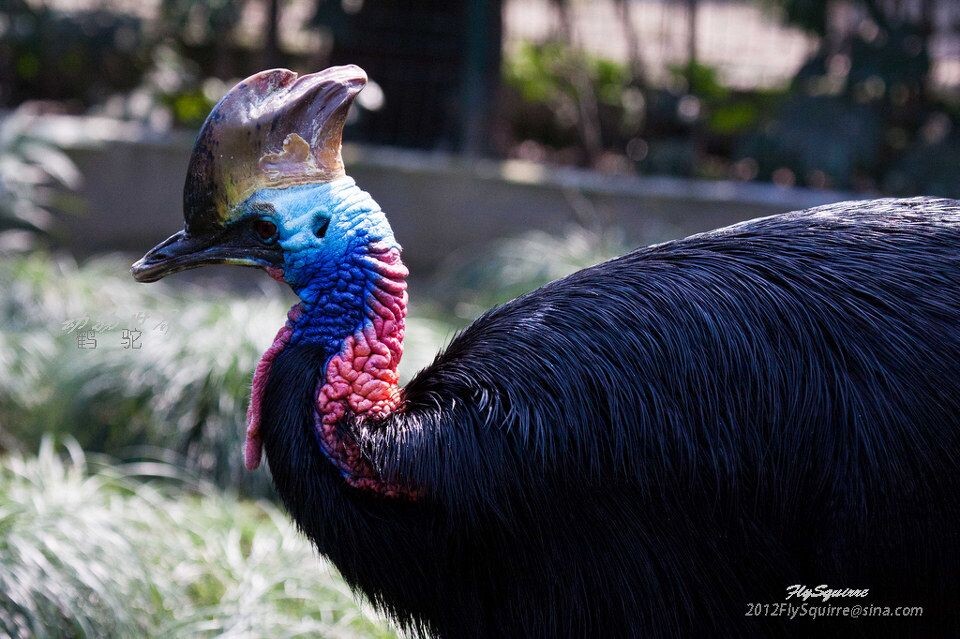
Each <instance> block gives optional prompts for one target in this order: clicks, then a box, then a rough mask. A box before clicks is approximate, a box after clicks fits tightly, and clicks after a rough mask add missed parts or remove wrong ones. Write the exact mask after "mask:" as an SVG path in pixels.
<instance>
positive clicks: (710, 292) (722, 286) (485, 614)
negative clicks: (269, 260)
mask: <svg viewBox="0 0 960 639" xmlns="http://www.w3.org/2000/svg"><path fill="white" fill-rule="evenodd" d="M330 355H331V353H327V352H323V349H322V348H319V347H307V346H299V347H293V346H291V347H289V348H287V349H285V350H284V351H283V352H281V353H280V354H279V356H278V358H277V359H276V360H275V362H274V364H273V369H272V373H271V376H270V379H269V381H268V385H267V389H266V393H265V405H264V409H263V410H264V412H263V415H264V420H263V427H262V428H263V438H264V446H265V449H266V452H267V456H268V460H269V462H270V467H271V470H272V472H273V475H274V479H275V481H276V484H277V488H278V491H279V493H280V495H281V497H282V498H283V500H284V502H285V504H286V505H287V507H288V508H289V510H290V511H291V514H292V515H293V517H294V518H295V519H296V521H297V522H298V524H299V525H300V527H301V528H302V529H303V530H304V532H305V533H306V534H308V535H309V536H310V537H311V538H312V539H313V540H314V542H315V543H316V545H317V547H318V548H319V550H320V551H321V552H323V553H324V554H326V555H328V556H329V557H330V558H331V559H332V560H333V561H334V563H335V564H336V565H337V566H338V567H339V569H340V570H341V572H342V573H343V575H344V576H345V577H346V579H347V580H348V581H349V582H350V583H351V584H353V585H354V586H355V587H357V588H359V589H360V590H361V591H362V592H364V593H365V594H366V595H367V596H369V597H370V598H371V599H372V601H374V602H375V603H376V604H377V605H379V606H381V607H382V608H384V609H385V610H386V611H388V612H389V613H390V614H392V615H393V616H395V617H396V618H398V619H399V620H400V622H401V623H403V624H405V625H407V626H408V627H410V628H412V629H414V630H419V631H422V632H425V633H430V634H436V635H440V636H444V637H469V636H523V637H531V636H544V637H554V636H578V637H579V636H665V637H666V636H684V635H686V636H690V635H692V634H704V633H705V634H707V635H711V636H717V635H725V636H743V635H744V634H745V633H750V634H757V633H763V634H768V635H779V634H793V633H804V632H808V631H810V629H811V626H809V625H806V624H804V623H802V622H795V623H793V625H791V624H790V622H785V621H782V620H779V619H762V618H761V619H757V618H749V617H745V616H744V615H745V612H746V608H745V606H746V603H747V602H777V601H783V599H784V593H785V588H786V587H787V586H788V585H791V584H796V583H807V584H810V585H816V584H820V583H828V584H831V585H834V586H837V587H851V588H869V589H870V593H871V594H870V597H869V599H868V600H867V601H865V602H859V601H858V602H856V603H869V604H889V605H891V606H895V605H922V606H924V609H925V613H924V617H923V618H921V619H911V620H908V621H909V624H910V625H906V624H905V623H904V622H903V621H901V620H897V619H883V620H882V624H883V625H879V623H878V622H877V621H876V620H873V622H871V621H870V620H865V619H861V620H857V621H849V620H839V619H831V620H830V621H829V622H826V621H822V620H821V622H820V624H819V625H818V626H817V628H818V629H819V630H821V631H830V632H837V633H838V634H844V635H846V636H849V635H850V634H851V633H864V634H867V635H873V633H875V632H877V631H878V630H885V631H888V632H889V631H896V632H897V633H906V634H909V633H910V632H914V633H918V634H923V633H925V632H930V631H931V630H932V629H939V630H943V629H944V628H950V629H952V630H953V631H954V632H957V631H960V625H958V623H960V621H958V614H960V613H958V610H957V607H956V601H957V600H958V597H960V585H958V584H960V581H958V579H957V575H960V498H958V495H960V491H958V490H957V485H958V479H960V468H958V460H960V453H958V450H960V448H958V443H960V441H958V440H960V203H958V202H954V201H948V200H931V199H913V200H879V201H874V202H855V203H842V204H837V205H831V206H827V207H820V208H816V209H811V210H808V211H803V212H798V213H791V214H786V215H780V216H774V217H769V218H764V219H760V220H754V221H751V222H746V223H743V224H738V225H735V226H732V227H728V228H725V229H720V230H718V231H713V232H710V233H704V234H701V235H696V236H693V237H690V238H687V239H684V240H679V241H675V242H669V243H665V244H660V245H657V246H651V247H649V248H644V249H640V250H637V251H635V252H633V253H630V254H628V255H625V256H623V257H621V258H618V259H615V260H612V261H609V262H606V263H603V264H600V265H597V266H595V267H592V268H588V269H585V270H582V271H580V272H578V273H575V274H573V275H571V276H569V277H567V278H564V279H562V280H559V281H557V282H554V283H551V284H549V285H547V286H545V287H543V288H541V289H539V290H537V291H534V292H532V293H529V294H527V295H524V296H522V297H520V298H518V299H516V300H514V301H512V302H510V303H507V304H505V305H503V306H501V307H499V308H496V309H493V310H491V311H490V312H488V313H487V314H485V315H484V316H482V317H481V318H480V319H478V320H477V321H476V322H474V323H473V325H471V326H470V327H469V328H467V329H466V330H464V331H463V332H462V333H461V334H460V335H458V336H457V337H456V338H455V339H454V340H453V342H452V343H451V344H450V345H449V347H448V348H447V349H446V350H445V351H444V352H443V353H441V354H440V355H438V357H437V359H436V361H435V362H434V363H433V364H432V365H431V366H429V367H428V368H426V369H425V370H423V371H422V372H421V373H420V374H419V375H417V376H416V378H415V379H413V380H412V381H411V382H410V383H409V384H408V385H407V387H406V388H405V389H404V398H405V405H404V408H403V409H402V410H401V411H399V412H396V413H394V414H392V415H390V416H388V417H386V418H384V419H380V420H371V419H365V420H358V419H349V418H348V419H346V420H345V421H344V423H343V425H342V428H343V435H344V436H345V437H350V438H353V439H354V440H356V441H357V442H358V443H359V444H360V446H361V448H362V450H363V451H364V452H365V454H366V456H367V458H368V459H369V460H370V461H371V462H372V463H373V465H374V467H375V468H376V469H377V470H378V472H379V473H380V474H381V476H382V477H383V478H384V479H385V480H387V481H396V482H401V483H405V484H407V485H412V486H416V487H417V488H418V489H421V490H422V491H423V495H424V496H423V498H422V499H420V500H417V501H414V502H408V501H404V500H391V499H386V498H383V497H378V496H375V495H368V494H365V493H363V492H360V491H357V490H355V489H352V488H350V487H349V486H347V485H346V484H345V483H344V482H343V480H342V478H341V477H340V475H339V473H338V472H337V471H336V470H335V469H334V468H333V466H332V464H330V463H329V462H328V461H327V460H326V458H325V457H324V456H323V455H322V454H321V452H320V450H319V447H318V445H317V441H316V438H315V431H314V428H315V426H314V425H315V415H314V400H315V396H314V393H315V391H316V385H317V380H318V378H319V376H320V375H321V371H322V367H323V364H324V362H325V361H326V360H327V359H328V358H329V357H330ZM843 603H844V604H848V603H850V601H849V600H844V602H843ZM828 623H829V624H830V625H827V624H828Z"/></svg>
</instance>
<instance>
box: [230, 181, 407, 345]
mask: <svg viewBox="0 0 960 639" xmlns="http://www.w3.org/2000/svg"><path fill="white" fill-rule="evenodd" d="M258 203H260V204H270V205H272V206H273V209H274V210H275V214H274V215H271V216H270V219H271V220H273V221H274V222H275V223H276V225H277V230H278V239H277V242H278V243H279V244H280V246H281V248H282V249H283V252H284V266H283V279H284V281H286V282H287V283H288V284H289V285H290V287H291V288H292V289H293V291H294V293H296V294H297V296H298V297H299V298H300V300H301V303H302V307H303V313H302V314H301V315H300V317H299V318H298V319H297V320H296V321H294V322H293V335H292V336H291V343H300V344H318V345H321V346H322V347H323V348H324V350H325V352H326V353H327V354H328V355H332V354H333V353H335V352H338V351H339V349H340V347H341V345H342V343H343V341H344V340H345V339H346V338H347V337H348V336H350V335H353V334H354V333H356V332H357V331H358V330H360V329H361V328H362V327H363V326H364V325H365V324H366V323H367V322H369V321H370V319H369V310H368V300H369V299H370V296H371V295H372V292H373V290H374V289H375V288H376V285H377V282H378V281H379V280H380V278H381V277H382V276H381V275H380V274H379V273H377V272H375V271H374V270H372V269H371V268H370V265H369V263H368V261H369V260H368V259H364V257H365V256H366V255H368V253H369V247H370V245H371V244H373V243H378V244H379V243H387V244H388V245H391V246H395V247H397V248H399V244H397V242H396V240H395V239H394V237H393V231H392V229H391V228H390V224H389V223H388V222H387V218H386V216H385V215H384V214H383V212H382V211H381V210H380V206H379V205H378V204H377V203H376V202H375V201H374V200H373V198H371V197H370V195H369V194H368V193H366V192H364V191H362V190H360V188H359V187H357V185H356V183H355V182H354V181H353V179H352V178H349V177H343V178H340V179H338V180H335V181H333V182H328V183H325V184H308V185H302V186H293V187H288V188H280V189H278V188H268V189H261V190H260V191H257V192H256V193H255V194H254V195H252V196H251V197H250V199H249V200H248V204H250V205H255V204H258Z"/></svg>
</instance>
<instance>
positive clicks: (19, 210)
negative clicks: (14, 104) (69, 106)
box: [0, 108, 80, 250]
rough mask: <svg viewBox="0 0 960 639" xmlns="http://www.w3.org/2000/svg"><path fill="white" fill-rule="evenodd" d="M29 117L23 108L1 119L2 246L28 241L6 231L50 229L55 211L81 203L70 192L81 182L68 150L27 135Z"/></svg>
mask: <svg viewBox="0 0 960 639" xmlns="http://www.w3.org/2000/svg"><path fill="white" fill-rule="evenodd" d="M33 118H34V116H33V114H32V113H31V112H30V110H29V109H26V108H21V109H19V110H17V111H15V112H14V113H13V114H11V115H8V116H7V117H5V118H3V119H2V120H0V250H2V249H4V248H6V249H8V250H9V249H10V248H26V247H29V246H30V245H31V244H32V242H31V240H32V239H33V238H30V237H24V235H23V234H22V233H21V234H18V236H16V237H11V235H10V234H9V232H10V231H25V232H28V233H31V234H36V233H40V232H44V231H49V230H50V228H51V225H52V221H53V220H52V215H53V212H54V211H62V210H75V209H77V208H78V207H79V204H78V202H77V201H76V200H75V199H73V198H71V197H70V196H69V193H68V191H69V190H70V189H74V188H76V187H77V186H79V183H80V173H79V172H78V171H77V168H76V167H75V166H74V164H73V162H72V161H71V160H70V158H68V157H67V156H66V154H64V153H63V152H62V151H60V150H59V149H57V148H56V147H55V146H53V145H52V144H50V143H49V142H47V141H45V140H42V139H40V138H37V137H35V136H32V135H31V134H30V123H31V121H32V120H33ZM4 234H6V236H4Z"/></svg>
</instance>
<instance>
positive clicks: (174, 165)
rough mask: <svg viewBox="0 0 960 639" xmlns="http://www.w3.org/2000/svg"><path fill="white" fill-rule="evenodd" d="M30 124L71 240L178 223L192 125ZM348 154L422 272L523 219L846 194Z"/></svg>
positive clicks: (675, 212) (687, 209)
mask: <svg viewBox="0 0 960 639" xmlns="http://www.w3.org/2000/svg"><path fill="white" fill-rule="evenodd" d="M36 132H37V133H38V134H40V135H42V136H44V137H46V138H49V139H52V140H53V141H55V142H57V143H58V144H60V145H62V146H63V147H65V148H66V149H67V150H68V152H69V154H70V155H71V156H72V157H73V158H74V160H75V161H76V163H77V165H78V166H79V168H80V170H81V172H82V174H83V176H84V179H85V183H84V187H83V195H84V196H85V199H86V201H87V208H88V210H87V211H86V213H85V215H83V216H82V217H77V218H75V219H70V220H68V222H67V227H68V233H67V235H66V237H65V238H64V242H65V244H66V246H67V248H69V249H71V250H73V251H74V252H75V253H77V254H79V255H87V254H90V253H94V252H100V251H108V250H109V251H114V250H122V251H129V252H131V253H142V252H143V251H144V250H145V249H146V248H148V247H150V246H153V245H154V244H155V243H156V242H158V241H159V240H161V239H164V238H165V237H167V236H168V235H169V234H171V233H172V232H174V231H175V230H177V229H179V228H180V227H182V224H183V221H182V217H181V189H182V184H183V179H184V174H185V171H186V165H187V161H188V158H189V155H190V149H191V147H192V142H193V140H192V135H190V134H184V133H154V132H150V131H149V130H146V129H144V128H143V127H141V126H140V125H137V124H132V123H124V122H116V121H111V120H105V119H98V118H74V117H47V118H44V119H43V120H42V121H38V123H37V125H36ZM344 159H345V162H346V164H347V170H348V173H349V174H350V175H352V176H353V177H354V178H355V179H356V180H357V182H358V184H360V186H361V187H362V188H364V189H366V190H367V191H369V192H370V193H371V194H372V195H373V197H374V198H375V199H376V200H377V201H378V202H379V203H380V205H381V206H382V207H383V208H384V210H385V211H386V212H387V214H388V215H389V217H390V220H391V223H392V224H393V227H394V230H395V232H396V235H397V237H398V239H399V240H400V242H401V243H402V244H403V245H404V257H405V260H406V261H407V262H408V264H410V266H411V267H412V268H414V269H416V270H418V271H419V272H420V273H427V272H429V271H431V270H432V269H433V268H435V267H436V266H437V265H438V264H439V263H440V261H442V260H443V259H444V258H445V257H446V256H448V255H451V254H452V253H454V252H458V253H462V252H464V251H466V252H470V251H474V250H477V249H478V247H482V246H483V245H484V244H486V243H488V242H490V241H491V240H493V239H496V238H502V237H508V236H511V235H517V234H519V233H522V232H524V231H527V230H530V229H541V230H545V231H549V232H554V233H562V232H563V229H564V228H565V227H566V226H567V225H568V224H569V223H570V222H573V221H577V220H579V221H585V222H587V223H591V224H593V223H603V224H615V225H618V226H621V227H622V228H623V229H625V231H626V233H627V236H628V237H629V238H630V239H631V240H632V241H634V242H636V244H637V245H638V246H639V245H641V244H647V243H651V242H658V241H663V240H666V239H670V238H674V237H681V236H684V235H688V234H690V233H695V232H699V231H705V230H709V229H711V228H716V227H719V226H724V225H727V224H731V223H734V222H738V221H741V220H745V219H750V218H753V217H759V216H763V215H770V214H774V213H780V212H784V211H788V210H793V209H798V208H805V207H808V206H815V205H817V204H822V203H826V202H832V201H837V200H839V199H844V198H845V197H847V196H844V195H843V194H837V193H828V192H816V191H808V190H804V189H784V188H780V187H775V186H771V185H766V184H745V183H733V182H705V181H695V180H685V179H677V178H661V177H627V176H606V175H601V174H598V173H594V172H590V171H582V170H577V169H565V168H551V167H544V166H541V165H537V164H532V163H527V162H514V161H508V162H496V161H490V160H466V159H462V158H457V157H451V156H446V155H439V154H431V153H423V152H416V151H406V150H395V149H386V148H370V147H357V146H349V145H348V146H347V147H345V148H344Z"/></svg>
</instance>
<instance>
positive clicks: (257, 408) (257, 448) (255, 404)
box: [243, 273, 303, 470]
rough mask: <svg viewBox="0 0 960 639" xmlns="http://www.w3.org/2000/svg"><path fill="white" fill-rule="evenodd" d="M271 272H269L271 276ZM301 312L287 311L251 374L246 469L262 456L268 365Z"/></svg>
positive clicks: (257, 463) (287, 339) (255, 465)
mask: <svg viewBox="0 0 960 639" xmlns="http://www.w3.org/2000/svg"><path fill="white" fill-rule="evenodd" d="M272 275H273V273H271V276H272ZM302 313H303V307H302V306H301V305H300V304H296V305H294V306H293V308H291V309H290V312H289V313H287V323H286V324H284V325H283V328H281V329H280V330H279V331H278V332H277V336H276V337H274V338H273V344H271V345H270V348H268V349H267V350H266V352H264V354H263V355H262V356H261V357H260V362H259V363H257V369H256V371H255V372H254V374H253V390H252V391H251V393H250V406H248V407H247V436H246V441H245V442H244V445H243V463H244V465H245V466H246V467H247V470H256V469H257V468H258V467H259V466H260V460H261V459H262V458H263V442H262V441H261V439H260V419H261V415H262V410H263V394H264V392H266V390H267V380H268V379H269V378H270V367H271V366H273V360H275V359H276V358H277V355H279V354H280V351H282V350H283V349H284V347H286V345H287V344H289V343H290V336H291V335H292V334H293V323H294V322H295V321H297V319H299V317H300V315H301V314H302Z"/></svg>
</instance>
